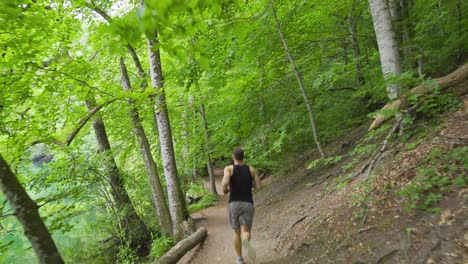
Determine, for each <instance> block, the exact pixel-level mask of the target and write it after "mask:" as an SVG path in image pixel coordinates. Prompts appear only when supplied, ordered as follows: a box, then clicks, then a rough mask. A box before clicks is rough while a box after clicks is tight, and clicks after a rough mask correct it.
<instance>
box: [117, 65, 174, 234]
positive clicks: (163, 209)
mask: <svg viewBox="0 0 468 264" xmlns="http://www.w3.org/2000/svg"><path fill="white" fill-rule="evenodd" d="M120 70H121V74H122V87H123V89H124V90H125V91H131V90H132V86H131V83H130V79H129V78H128V73H127V68H126V66H125V62H124V60H123V58H120ZM128 104H129V107H130V110H129V114H130V118H131V120H132V126H133V133H134V134H135V136H136V138H137V140H138V143H139V144H140V151H141V154H142V156H143V161H144V163H145V169H146V175H147V177H148V180H149V182H150V187H151V191H152V197H153V202H154V205H155V207H156V212H157V215H158V218H159V225H160V228H161V233H162V234H163V235H165V236H171V235H172V222H171V215H170V213H169V209H168V207H167V203H166V198H165V197H164V191H163V188H162V186H161V182H160V180H159V175H158V169H157V166H156V162H155V161H154V159H153V156H152V154H151V147H150V144H149V141H148V138H147V137H146V134H145V130H144V128H143V125H142V123H141V119H140V115H139V113H138V109H137V107H136V104H135V102H134V101H133V100H131V99H129V100H128Z"/></svg>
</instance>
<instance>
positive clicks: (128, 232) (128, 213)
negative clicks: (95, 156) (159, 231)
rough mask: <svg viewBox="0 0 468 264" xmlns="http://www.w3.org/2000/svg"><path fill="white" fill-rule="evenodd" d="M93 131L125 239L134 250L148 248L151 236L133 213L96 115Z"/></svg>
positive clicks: (133, 209) (89, 107) (107, 140)
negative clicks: (102, 156)
mask: <svg viewBox="0 0 468 264" xmlns="http://www.w3.org/2000/svg"><path fill="white" fill-rule="evenodd" d="M86 106H87V107H88V109H89V110H91V109H93V108H94V107H95V106H94V103H93V102H92V101H91V100H88V101H86ZM93 129H94V134H95V135H96V140H97V143H98V146H99V152H100V153H102V154H103V155H104V162H105V163H104V167H105V172H106V173H107V179H108V181H109V183H110V186H111V194H112V198H113V200H114V203H115V206H116V208H117V213H118V214H119V217H121V219H119V220H120V225H121V227H122V229H123V231H124V234H125V238H126V239H128V241H129V242H130V245H132V247H134V248H136V247H138V246H139V245H143V246H148V245H149V243H150V241H151V235H150V233H149V231H148V228H147V227H146V225H145V223H144V222H143V220H141V218H140V216H138V214H137V212H136V211H135V208H134V207H133V204H132V202H131V200H130V197H129V196H128V193H127V190H126V189H125V185H124V181H123V179H122V176H121V174H120V172H119V169H118V167H117V164H116V163H115V160H114V157H113V156H112V150H111V145H110V143H109V139H108V137H107V131H106V127H105V125H104V121H103V120H102V118H101V116H99V115H98V114H96V115H95V117H94V120H93Z"/></svg>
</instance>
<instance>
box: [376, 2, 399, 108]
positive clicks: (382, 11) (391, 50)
mask: <svg viewBox="0 0 468 264" xmlns="http://www.w3.org/2000/svg"><path fill="white" fill-rule="evenodd" d="M369 6H370V10H371V14H372V20H373V22H374V29H375V35H376V37H377V45H378V47H379V54H380V64H381V65H382V73H383V75H384V78H388V77H391V76H396V75H400V74H401V71H402V69H401V60H400V53H399V46H398V42H397V40H396V35H395V31H394V28H393V24H392V16H391V14H390V8H389V6H388V3H387V2H386V1H385V0H369ZM387 94H388V98H390V99H391V100H392V99H395V98H397V97H398V96H399V94H400V88H399V87H398V85H395V84H390V85H388V86H387Z"/></svg>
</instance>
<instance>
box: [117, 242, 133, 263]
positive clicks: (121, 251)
mask: <svg viewBox="0 0 468 264" xmlns="http://www.w3.org/2000/svg"><path fill="white" fill-rule="evenodd" d="M117 250H118V252H117V263H119V264H132V263H136V262H138V256H137V255H136V254H135V251H134V250H133V249H132V248H131V247H130V245H128V244H126V243H124V244H120V245H119V246H118V247H117Z"/></svg>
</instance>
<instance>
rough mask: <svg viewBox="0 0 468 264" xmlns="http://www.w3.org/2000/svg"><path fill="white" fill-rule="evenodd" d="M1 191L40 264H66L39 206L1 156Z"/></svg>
mask: <svg viewBox="0 0 468 264" xmlns="http://www.w3.org/2000/svg"><path fill="white" fill-rule="evenodd" d="M0 190H1V191H2V192H3V194H4V195H5V197H6V199H7V201H8V202H9V203H10V205H11V208H12V209H13V211H14V214H15V216H16V218H17V219H18V221H19V222H20V223H21V225H22V226H23V229H24V235H25V236H26V237H27V238H28V240H29V242H31V245H32V247H33V249H34V252H35V253H36V256H37V258H38V259H39V263H41V264H59V263H64V262H63V260H62V256H61V255H60V252H59V251H58V249H57V247H56V246H55V242H54V240H53V239H52V237H51V235H50V233H49V230H48V229H47V227H46V226H45V224H44V222H43V221H42V218H41V216H40V215H39V208H38V206H37V204H36V203H35V202H34V201H33V200H31V198H30V197H29V195H28V193H26V190H25V189H24V188H23V186H22V185H21V183H20V182H19V181H18V179H17V178H16V176H15V174H14V173H13V172H12V171H11V169H10V167H9V166H8V164H7V163H6V161H5V160H4V159H3V157H2V156H1V155H0Z"/></svg>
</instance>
